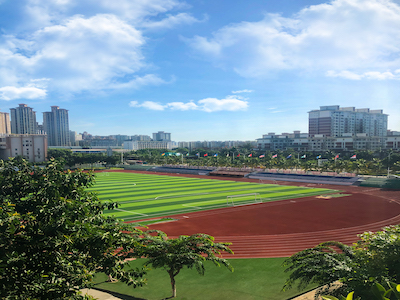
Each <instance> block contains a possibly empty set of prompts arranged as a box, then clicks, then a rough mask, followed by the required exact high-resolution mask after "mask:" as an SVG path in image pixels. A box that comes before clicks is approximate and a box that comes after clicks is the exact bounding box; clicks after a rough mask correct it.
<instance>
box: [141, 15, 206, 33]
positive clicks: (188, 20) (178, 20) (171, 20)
mask: <svg viewBox="0 0 400 300" xmlns="http://www.w3.org/2000/svg"><path fill="white" fill-rule="evenodd" d="M196 22H201V21H199V20H197V19H196V18H194V17H193V16H191V15H190V14H188V13H179V14H177V15H169V16H167V17H166V18H164V19H162V20H161V21H148V22H144V23H143V24H141V27H145V28H147V29H153V30H154V29H167V28H172V27H174V26H177V25H181V24H193V23H196Z"/></svg>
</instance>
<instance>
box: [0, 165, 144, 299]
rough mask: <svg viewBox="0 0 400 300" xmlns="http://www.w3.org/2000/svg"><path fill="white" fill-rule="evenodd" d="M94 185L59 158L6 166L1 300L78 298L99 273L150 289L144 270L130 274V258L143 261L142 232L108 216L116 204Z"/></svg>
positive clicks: (0, 217) (0, 223)
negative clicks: (67, 168)
mask: <svg viewBox="0 0 400 300" xmlns="http://www.w3.org/2000/svg"><path fill="white" fill-rule="evenodd" d="M93 180H94V175H93V174H91V173H83V172H82V171H75V172H71V171H64V168H63V166H62V165H61V164H60V163H58V162H56V161H54V160H51V161H50V162H49V163H48V165H47V166H46V167H45V168H39V167H34V166H32V165H30V164H29V163H28V162H27V161H25V160H23V159H21V160H12V159H11V160H9V161H0V185H1V193H0V298H2V299H3V298H6V299H44V300H46V299H70V298H71V299H78V298H80V296H78V294H79V293H78V291H79V289H80V288H84V287H90V285H91V279H92V277H93V274H94V272H95V271H96V269H98V268H102V270H103V271H104V272H105V273H106V274H111V275H112V276H113V277H115V278H118V279H120V280H121V281H124V282H127V283H128V284H131V285H133V286H140V285H142V284H143V283H144V279H142V276H143V275H144V271H143V270H128V271H125V270H124V258H127V257H132V256H136V255H141V251H142V250H141V249H142V245H141V244H140V242H139V235H140V232H139V231H137V230H136V229H135V228H133V227H132V226H129V225H127V224H124V223H122V221H119V220H117V219H115V218H113V217H105V216H104V215H103V210H104V209H112V208H113V207H114V206H115V205H114V204H113V203H101V202H100V201H99V200H98V198H97V196H96V194H94V193H90V192H87V191H86V190H85V188H86V187H88V186H91V185H92V184H93ZM117 250H118V251H119V252H118V254H116V253H117V252H116V251H117Z"/></svg>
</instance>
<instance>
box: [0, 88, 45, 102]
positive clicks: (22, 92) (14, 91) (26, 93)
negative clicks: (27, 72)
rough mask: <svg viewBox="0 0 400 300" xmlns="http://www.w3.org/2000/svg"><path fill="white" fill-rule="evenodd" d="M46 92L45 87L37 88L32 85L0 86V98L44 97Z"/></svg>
mask: <svg viewBox="0 0 400 300" xmlns="http://www.w3.org/2000/svg"><path fill="white" fill-rule="evenodd" d="M46 94H47V92H46V90H45V89H41V88H37V87H34V86H27V87H15V86H5V87H1V88H0V99H1V100H6V101H9V100H15V99H21V98H25V99H37V98H44V97H45V96H46Z"/></svg>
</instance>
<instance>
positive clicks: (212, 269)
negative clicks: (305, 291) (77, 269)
mask: <svg viewBox="0 0 400 300" xmlns="http://www.w3.org/2000/svg"><path fill="white" fill-rule="evenodd" d="M284 260H285V258H254V259H230V260H229V262H230V263H231V264H232V266H233V267H234V269H235V270H234V272H233V273H231V272H230V271H229V270H228V269H226V268H225V267H216V266H214V264H212V263H209V262H207V263H206V272H205V275H204V276H201V275H199V274H198V273H197V272H196V270H194V269H193V270H191V269H186V268H185V269H183V270H182V271H181V272H180V273H179V274H178V275H177V276H176V282H177V298H175V299H179V300H183V299H186V300H204V299H208V300H214V299H222V300H224V299H229V300H236V299H238V300H239V299H240V300H261V299H263V300H265V299H268V300H284V299H290V298H292V297H293V296H296V295H298V294H300V293H301V292H299V291H298V290H297V289H291V290H289V291H285V292H282V291H281V289H282V286H283V284H284V283H285V280H286V279H287V277H288V274H287V273H284V268H283V267H282V266H281V265H282V262H283V261H284ZM144 261H145V260H144V259H140V260H136V261H133V262H132V263H131V265H132V266H141V265H142V264H143V262H144ZM146 278H147V279H148V284H147V285H146V286H144V287H139V288H136V289H134V288H132V287H130V286H127V285H126V284H123V283H120V282H117V283H108V282H106V280H107V277H106V276H105V275H104V274H101V273H100V274H97V275H96V277H95V282H96V284H95V288H98V289H101V290H105V291H111V292H116V293H119V294H123V295H130V296H133V297H135V298H136V299H148V300H160V299H164V298H167V297H169V296H171V285H170V282H169V276H168V274H167V272H166V271H165V270H163V269H153V270H150V271H149V272H148V274H147V275H146ZM314 287H315V286H310V287H309V289H311V288H314ZM135 298H133V299H135Z"/></svg>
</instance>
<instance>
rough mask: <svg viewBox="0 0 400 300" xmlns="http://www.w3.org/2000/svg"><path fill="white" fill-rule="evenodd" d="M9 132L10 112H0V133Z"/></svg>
mask: <svg viewBox="0 0 400 300" xmlns="http://www.w3.org/2000/svg"><path fill="white" fill-rule="evenodd" d="M10 133H11V122H10V114H9V113H4V112H0V135H1V134H10Z"/></svg>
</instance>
